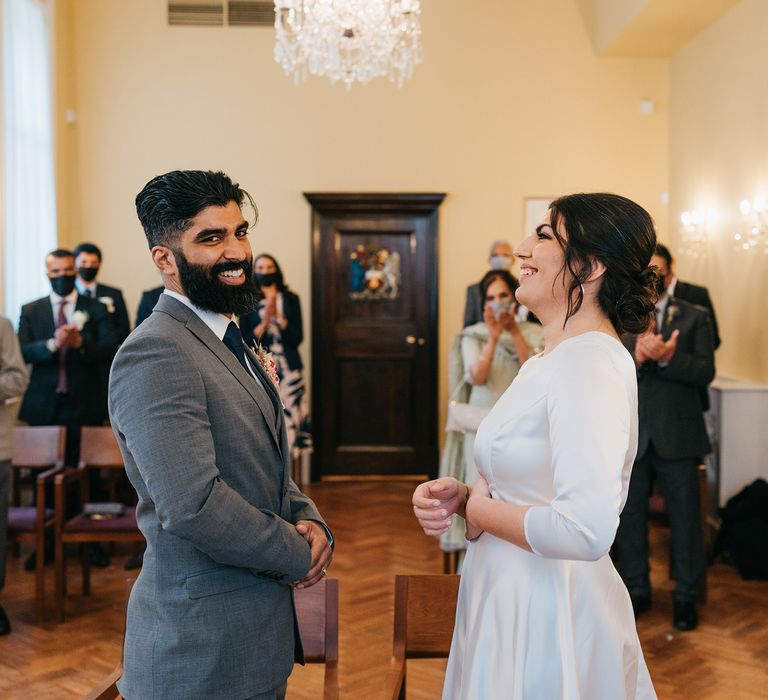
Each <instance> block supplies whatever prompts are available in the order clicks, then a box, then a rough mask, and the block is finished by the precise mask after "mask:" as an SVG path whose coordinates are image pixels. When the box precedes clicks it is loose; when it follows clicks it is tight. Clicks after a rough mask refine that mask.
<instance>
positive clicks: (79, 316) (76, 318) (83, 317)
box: [72, 309, 90, 331]
mask: <svg viewBox="0 0 768 700" xmlns="http://www.w3.org/2000/svg"><path fill="white" fill-rule="evenodd" d="M89 318H90V316H89V315H88V312H87V311H82V310H80V309H78V310H77V311H75V313H73V314H72V325H73V326H74V327H75V328H77V330H79V331H82V330H83V327H84V326H85V324H86V323H88V319H89Z"/></svg>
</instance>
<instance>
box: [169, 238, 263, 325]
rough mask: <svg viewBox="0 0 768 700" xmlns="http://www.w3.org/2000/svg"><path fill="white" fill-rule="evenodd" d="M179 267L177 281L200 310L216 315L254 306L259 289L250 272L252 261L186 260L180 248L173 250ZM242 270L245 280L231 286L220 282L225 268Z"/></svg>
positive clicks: (239, 312) (257, 300)
mask: <svg viewBox="0 0 768 700" xmlns="http://www.w3.org/2000/svg"><path fill="white" fill-rule="evenodd" d="M173 254H174V256H175V257H176V264H177V265H178V268H179V281H180V282H181V288H182V289H183V290H184V293H185V294H186V295H187V296H188V297H189V300H190V301H191V302H192V303H193V304H194V305H195V306H199V307H200V308H201V309H207V310H208V311H215V312H216V313H218V314H237V315H238V316H239V315H242V314H244V313H247V312H248V311H251V310H253V309H255V308H256V306H257V305H258V303H259V300H260V299H261V292H260V291H259V287H258V285H257V284H256V280H255V279H254V277H253V274H252V261H251V260H243V261H242V262H229V263H219V264H218V265H213V266H211V267H206V266H205V265H197V264H195V263H191V262H189V261H188V260H187V259H186V258H185V257H184V254H183V253H182V252H181V251H180V250H174V251H173ZM240 269H242V270H243V272H245V282H243V284H240V285H237V286H231V285H228V284H224V283H223V282H220V281H219V278H218V274H219V273H220V272H226V271H227V270H240Z"/></svg>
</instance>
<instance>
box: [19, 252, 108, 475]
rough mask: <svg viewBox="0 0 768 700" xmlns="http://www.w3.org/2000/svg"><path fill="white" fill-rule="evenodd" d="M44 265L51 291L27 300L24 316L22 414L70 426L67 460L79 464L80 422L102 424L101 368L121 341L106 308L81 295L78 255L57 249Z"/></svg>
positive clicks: (34, 421) (30, 419) (31, 420)
mask: <svg viewBox="0 0 768 700" xmlns="http://www.w3.org/2000/svg"><path fill="white" fill-rule="evenodd" d="M45 266H46V269H47V272H48V279H49V280H50V282H51V288H52V291H51V293H50V295H48V296H46V297H43V298H42V299H38V300H36V301H33V302H31V303H29V304H25V305H24V306H23V307H22V309H21V318H20V320H19V342H20V343H21V352H22V354H23V356H24V360H25V362H27V363H28V364H31V365H32V375H31V378H30V384H29V389H27V393H26V395H25V396H24V401H23V402H22V404H21V410H20V412H19V418H20V419H21V420H23V421H25V422H26V423H29V424H30V425H65V426H67V429H68V430H67V461H68V463H70V464H75V463H76V462H77V447H78V434H79V430H80V426H82V425H101V424H102V423H103V422H104V419H105V418H106V414H105V408H106V407H105V406H104V405H102V404H101V403H100V402H99V401H97V400H95V397H96V396H97V389H98V384H99V367H100V365H101V363H103V362H104V361H106V360H109V359H110V358H111V357H112V356H113V355H114V353H115V350H116V349H117V342H118V341H117V335H116V333H115V330H114V326H113V324H112V322H111V320H110V318H109V313H108V311H107V309H106V307H105V306H104V305H103V304H101V303H100V302H98V301H96V300H95V299H89V298H87V297H84V296H81V295H80V294H78V292H77V289H76V287H75V276H76V275H75V258H74V255H73V253H71V252H70V251H68V250H62V249H59V250H54V251H52V252H51V253H49V254H48V256H47V257H46V259H45ZM70 433H71V434H72V437H70Z"/></svg>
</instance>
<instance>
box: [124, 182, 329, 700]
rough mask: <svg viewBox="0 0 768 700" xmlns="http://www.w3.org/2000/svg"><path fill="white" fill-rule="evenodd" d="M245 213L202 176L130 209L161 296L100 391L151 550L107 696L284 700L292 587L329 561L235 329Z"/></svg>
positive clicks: (269, 398)
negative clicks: (116, 691) (120, 665)
mask: <svg viewBox="0 0 768 700" xmlns="http://www.w3.org/2000/svg"><path fill="white" fill-rule="evenodd" d="M246 201H247V203H248V204H250V205H252V204H253V202H252V200H251V198H250V196H249V195H248V193H247V192H245V191H244V190H242V189H241V188H240V187H239V186H238V185H237V184H236V183H233V182H232V180H230V178H229V177H227V176H226V175H225V174H224V173H221V172H203V171H174V172H170V173H166V174H165V175H161V176H159V177H156V178H154V179H153V180H151V181H150V182H149V183H147V185H146V186H145V187H144V189H143V190H142V191H141V192H140V193H139V195H138V196H137V197H136V209H137V212H138V216H139V219H140V221H141V224H142V226H143V228H144V232H145V234H146V237H147V241H148V242H149V247H150V250H151V253H152V259H153V261H154V263H155V265H156V266H157V268H158V269H159V270H160V273H161V275H162V278H163V283H164V285H165V291H164V293H163V294H162V295H161V298H160V300H159V301H158V303H157V306H156V307H155V310H154V313H153V314H152V315H151V316H150V317H149V318H148V319H147V320H146V321H144V322H143V323H142V324H141V326H140V327H139V328H138V329H137V330H136V331H135V332H134V333H132V334H131V335H130V337H129V338H128V340H127V341H126V342H125V343H124V344H123V346H122V347H121V349H120V351H119V352H118V354H117V357H116V358H115V361H114V364H113V366H112V374H111V379H110V391H109V410H110V418H111V420H112V426H113V428H114V431H115V435H116V436H117V440H118V442H119V444H120V450H121V452H122V454H123V458H124V460H125V468H126V471H127V473H128V476H129V478H130V480H131V483H132V484H133V486H134V487H135V489H136V491H137V493H138V498H139V501H138V506H137V509H136V513H137V519H138V524H139V527H140V528H141V531H142V532H143V533H144V535H145V537H146V539H147V551H146V554H145V556H144V566H143V569H142V571H141V574H140V576H139V578H138V580H137V581H136V583H135V585H134V587H133V590H132V592H131V598H130V602H129V604H128V619H127V628H126V635H125V649H124V667H125V672H124V675H123V677H122V679H121V680H120V682H119V683H118V686H119V688H120V692H121V693H122V695H123V696H124V697H126V698H127V699H128V700H141V699H143V698H164V700H173V699H174V698H179V699H181V698H185V699H186V698H206V700H219V699H221V700H224V699H227V700H231V699H238V700H239V699H240V698H242V699H246V698H254V699H255V698H259V699H264V700H267V699H269V700H278V699H280V698H283V697H284V695H285V686H286V681H287V678H288V676H289V674H290V672H291V669H292V666H293V663H294V660H296V661H299V662H302V661H303V655H302V648H301V640H300V639H299V636H298V631H297V623H296V613H295V609H294V605H293V589H292V587H291V586H292V584H296V585H298V586H302V587H303V586H311V585H313V584H314V583H316V582H317V581H319V580H320V579H321V578H322V577H323V576H324V575H325V571H326V568H327V567H328V565H329V564H330V560H331V542H332V538H331V534H330V531H329V530H328V529H327V528H326V526H325V524H324V523H323V521H322V519H321V517H320V515H319V513H318V512H317V510H316V508H315V506H314V504H313V503H312V501H311V500H310V499H309V498H307V497H306V496H304V495H303V494H302V493H301V492H300V491H299V490H298V489H297V488H296V486H295V484H294V483H293V482H292V481H291V480H290V478H289V476H288V474H289V471H288V460H289V454H288V448H287V441H286V433H285V422H284V419H283V411H282V407H281V403H280V399H279V397H278V393H277V388H276V387H275V385H274V384H273V383H272V380H271V379H270V378H269V376H268V374H267V372H266V371H265V368H264V367H263V366H262V364H261V362H260V360H259V359H257V357H256V356H255V355H254V354H253V353H252V352H251V351H250V350H249V349H248V348H245V347H244V345H243V342H242V337H241V336H240V332H239V329H238V328H237V326H236V324H235V322H234V320H233V315H235V314H242V313H245V312H246V311H248V310H250V309H252V308H253V307H254V306H255V305H256V303H257V299H258V287H257V285H256V283H255V282H254V278H253V275H252V270H251V267H252V253H251V246H250V243H249V241H248V231H249V226H248V223H247V222H246V221H245V219H244V217H243V213H242V211H241V208H242V206H243V204H244V202H246Z"/></svg>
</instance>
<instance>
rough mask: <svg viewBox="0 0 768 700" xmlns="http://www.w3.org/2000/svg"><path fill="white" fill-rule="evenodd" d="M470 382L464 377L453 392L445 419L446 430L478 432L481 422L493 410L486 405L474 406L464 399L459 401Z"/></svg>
mask: <svg viewBox="0 0 768 700" xmlns="http://www.w3.org/2000/svg"><path fill="white" fill-rule="evenodd" d="M467 384H469V382H468V381H467V380H466V379H464V380H463V381H462V382H461V383H460V384H459V385H458V386H457V387H456V390H455V391H454V392H453V395H452V396H451V399H450V401H448V416H447V418H446V421H445V429H446V431H453V432H456V433H476V432H477V429H478V428H479V427H480V423H482V422H483V418H485V417H486V416H487V415H488V414H489V413H490V411H491V409H490V408H485V407H484V406H472V405H471V404H468V403H465V402H463V401H458V400H457V397H458V396H459V395H460V394H461V391H462V389H463V388H464V386H465V385H467Z"/></svg>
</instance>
